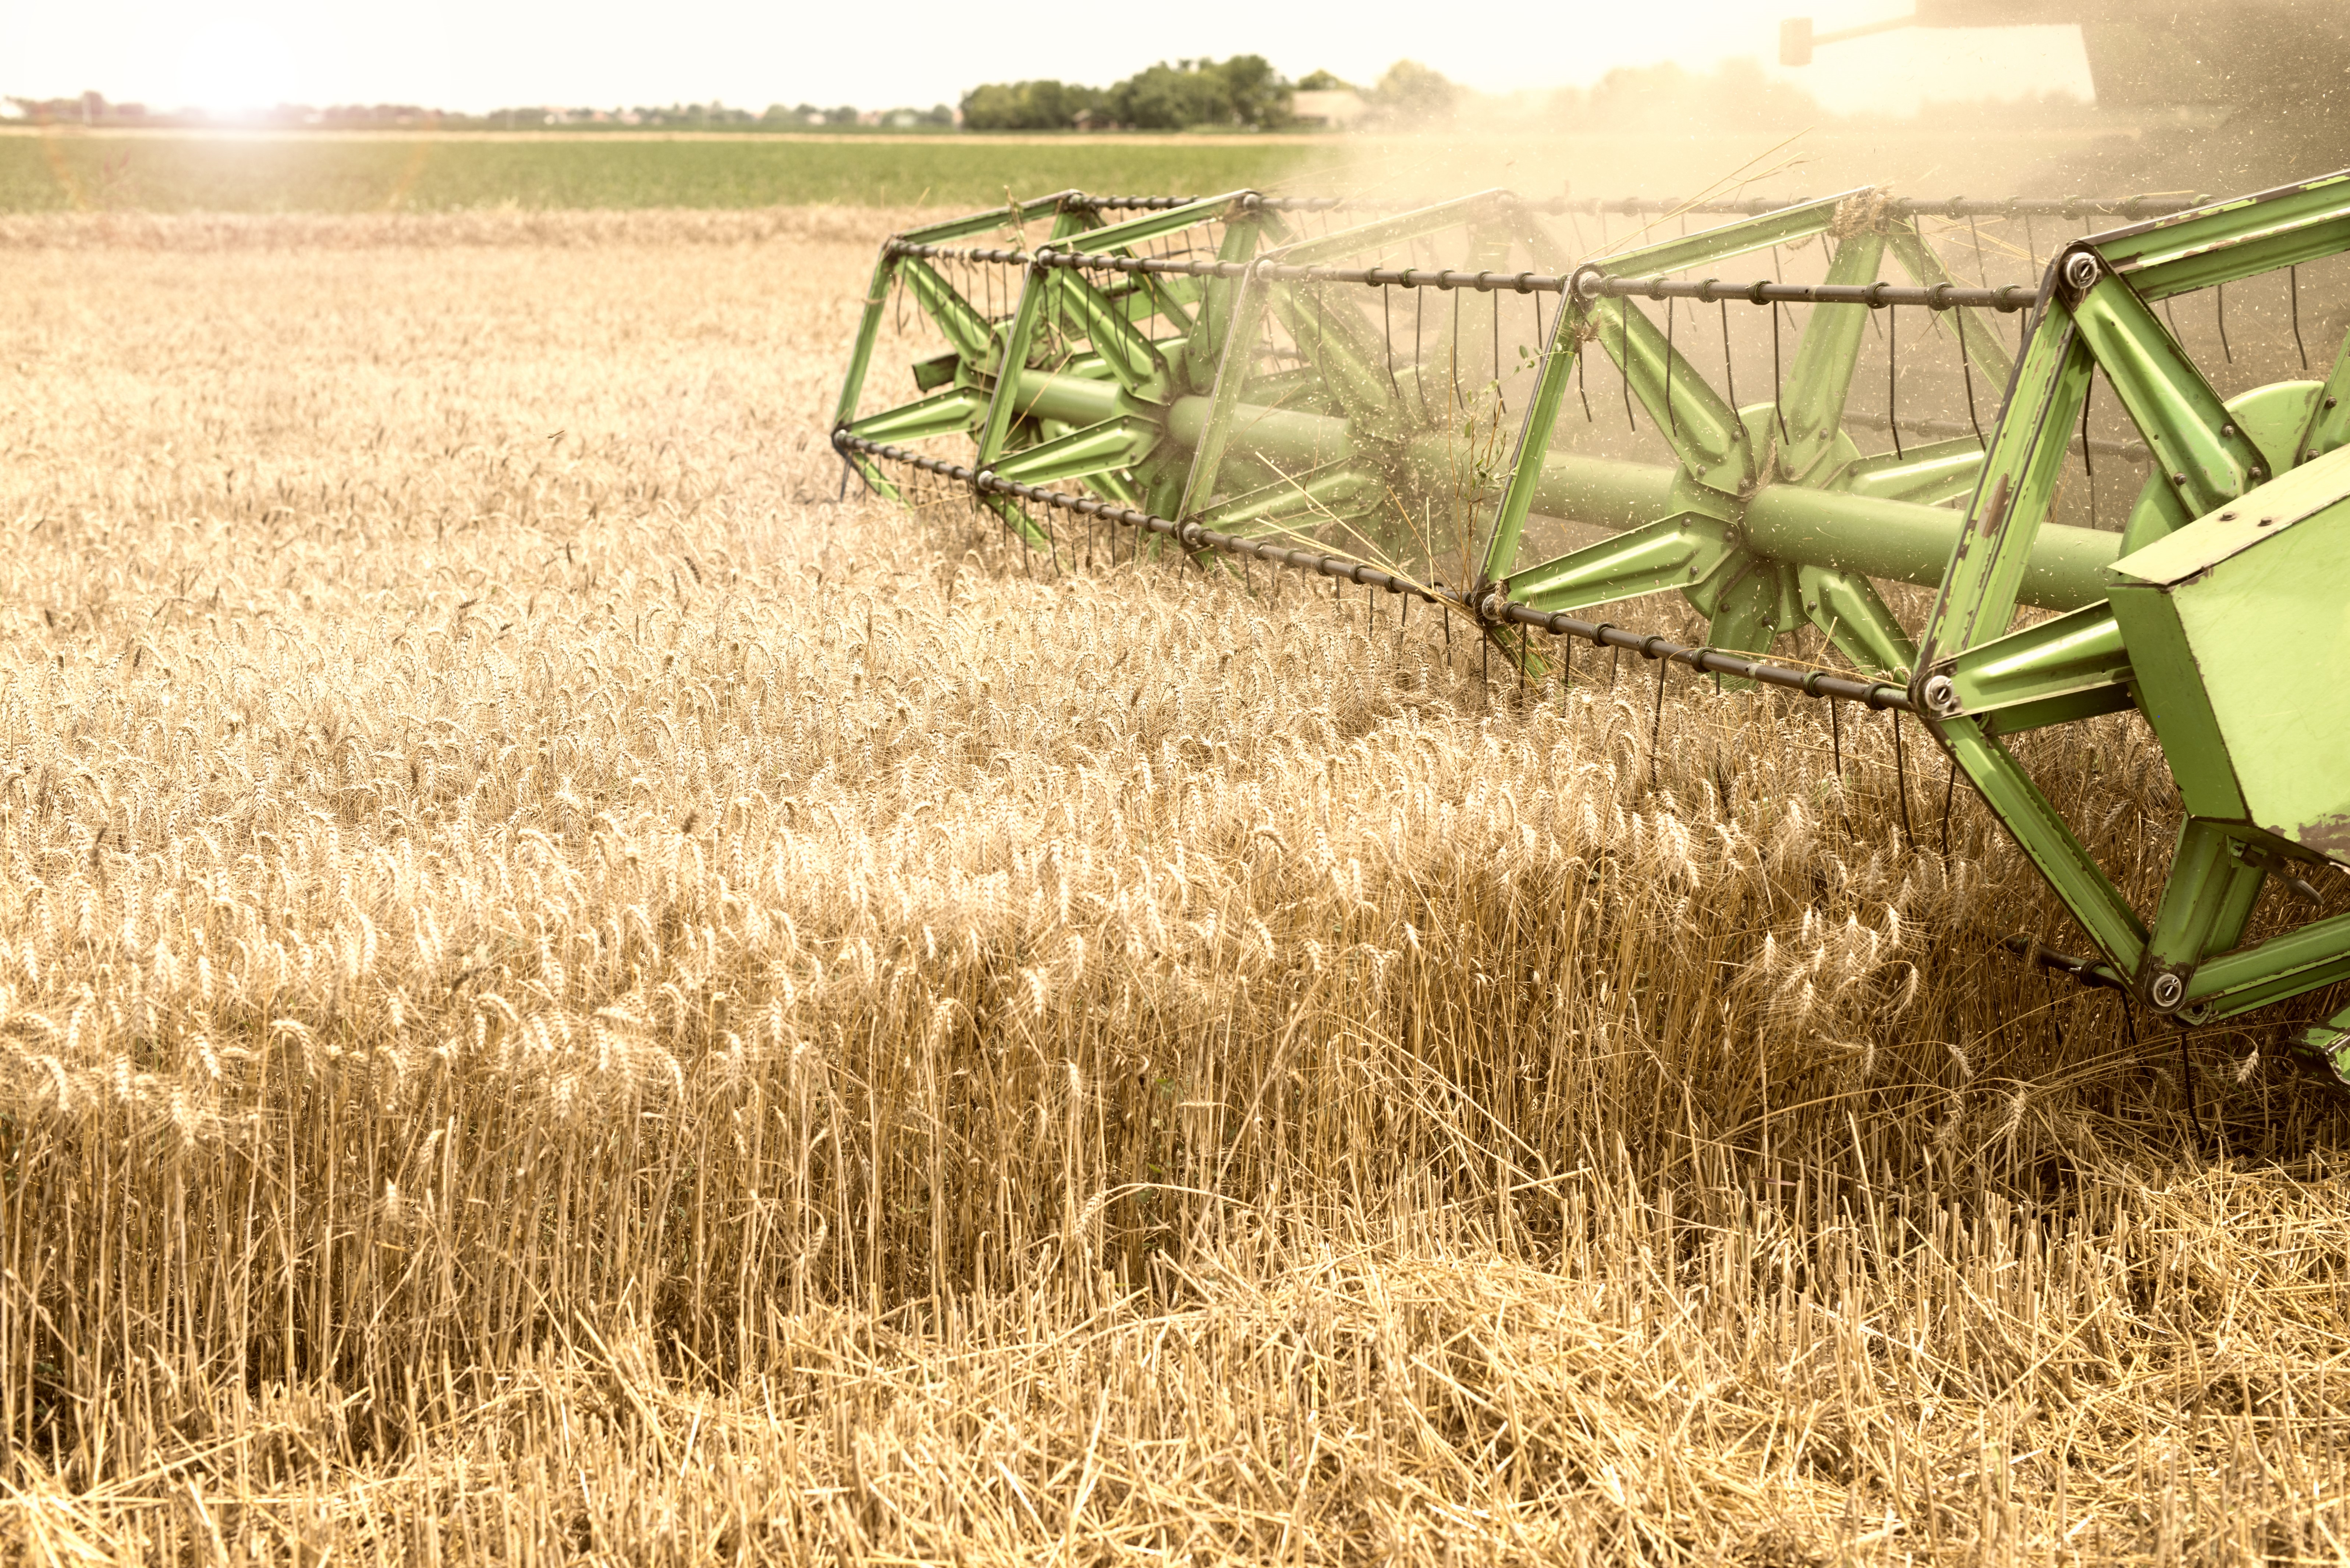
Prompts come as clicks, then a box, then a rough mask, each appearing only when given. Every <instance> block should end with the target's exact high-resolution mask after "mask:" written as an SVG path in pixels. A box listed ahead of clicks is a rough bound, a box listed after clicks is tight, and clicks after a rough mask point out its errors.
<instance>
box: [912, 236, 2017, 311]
mask: <svg viewBox="0 0 2350 1568" xmlns="http://www.w3.org/2000/svg"><path fill="white" fill-rule="evenodd" d="M1092 237H1093V236H1092V235H1090V234H1088V235H1087V238H1088V239H1090V238H1092ZM1344 237H1347V238H1348V239H1350V240H1351V239H1352V238H1353V235H1352V234H1351V233H1349V234H1347V235H1346V236H1344ZM884 248H885V249H886V250H887V252H888V254H890V255H892V256H912V257H917V258H920V259H921V260H925V261H938V260H947V261H964V262H985V263H990V264H993V265H1000V266H1022V267H1025V266H1048V267H1066V268H1069V269H1072V270H1076V269H1083V270H1087V271H1094V272H1123V273H1143V274H1156V275H1173V276H1179V277H1244V276H1247V275H1249V274H1250V273H1251V272H1252V271H1253V272H1254V273H1255V274H1256V275H1258V276H1260V277H1263V278H1264V279H1266V280H1267V281H1269V282H1273V283H1352V284H1360V285H1363V286H1366V287H1369V288H1435V289H1443V290H1446V291H1452V290H1459V289H1468V290H1471V291H1473V292H1475V293H1479V294H1564V293H1565V292H1566V289H1567V287H1568V286H1569V285H1570V284H1572V285H1573V286H1575V289H1576V291H1577V292H1578V293H1580V294H1582V295H1583V296H1585V297H1586V298H1588V299H1598V298H1603V297H1606V298H1614V299H1629V298H1637V299H1695V300H1700V301H1702V302H1703V303H1705V304H1707V305H1711V304H1713V303H1715V302H1716V301H1721V302H1723V303H1742V304H1747V305H1771V304H1787V305H1866V306H1869V307H1870V308H1872V309H1877V310H1882V309H1885V308H1887V307H1888V306H1910V307H1916V308H1922V309H1926V310H1932V311H1938V312H1939V311H1945V310H1961V309H1975V310H1997V311H2002V312H2008V313H2012V312H2015V311H2020V310H2029V309H2031V308H2032V306H2033V302H2034V301H2035V300H2036V299H2037V297H2038V295H2039V290H2038V288H2037V286H2034V285H2028V284H2020V283H2017V284H2004V285H2002V286H2000V287H1997V288H1969V287H1966V286H1963V285H1960V284H1955V283H1938V284H1935V285H1933V286H1930V287H1929V286H1922V285H1917V284H1900V283H1886V282H1879V283H1866V284H1832V283H1724V282H1722V281H1721V279H1720V278H1711V277H1710V278H1704V279H1698V280H1691V279H1680V280H1675V279H1672V278H1669V277H1664V276H1661V275H1653V276H1647V277H1620V276H1614V275H1609V274H1607V273H1604V272H1596V271H1592V270H1590V269H1587V268H1586V270H1584V271H1583V272H1581V273H1568V274H1565V275H1560V274H1557V273H1545V272H1493V271H1490V270H1487V271H1478V272H1469V271H1462V270H1458V269H1455V268H1451V267H1440V268H1437V269H1434V270H1430V269H1428V268H1423V267H1381V266H1301V265H1289V264H1285V263H1282V262H1275V261H1261V262H1235V261H1207V260H1202V259H1196V258H1191V257H1183V256H1167V257H1160V256H1129V255H1116V254H1109V253H1107V252H1096V251H1063V250H1055V249H1053V248H1051V247H1049V246H1045V247H1040V248H1038V249H1037V250H1035V251H1034V252H1029V251H1019V250H1005V249H1003V248H1002V247H1000V246H993V245H925V244H913V243H911V242H910V241H904V240H892V241H890V242H889V244H888V245H887V246H886V247H884Z"/></svg>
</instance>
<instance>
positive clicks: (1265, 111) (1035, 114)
mask: <svg viewBox="0 0 2350 1568" xmlns="http://www.w3.org/2000/svg"><path fill="white" fill-rule="evenodd" d="M1295 92H1357V93H1359V94H1360V95H1361V97H1362V99H1363V103H1364V107H1365V109H1367V113H1368V118H1369V119H1371V120H1372V121H1373V122H1374V123H1379V124H1388V125H1425V124H1430V123H1434V122H1437V121H1440V120H1443V119H1448V118H1450V117H1451V114H1452V111H1453V109H1455V108H1456V107H1457V105H1458V104H1459V102H1460V99H1461V88H1458V87H1457V86H1455V85H1454V84H1453V83H1452V82H1451V81H1448V80H1446V79H1445V78H1444V77H1443V75H1442V74H1441V73H1440V72H1438V71H1435V70H1431V69H1430V68H1429V67H1426V66H1423V65H1421V64H1419V62H1418V61H1416V60H1398V61H1397V62H1396V63H1395V64H1394V65H1392V66H1390V67H1388V70H1387V74H1386V75H1384V76H1382V77H1381V78H1379V79H1378V84H1377V85H1376V86H1373V87H1368V88H1356V87H1354V86H1353V84H1351V83H1349V82H1347V81H1344V80H1341V79H1340V78H1338V77H1336V76H1335V75H1333V74H1332V73H1330V72H1328V71H1311V72H1308V73H1307V74H1306V75H1305V76H1304V77H1301V78H1298V79H1297V80H1296V81H1295V82H1292V81H1289V80H1288V79H1287V78H1284V77H1283V76H1282V74H1281V73H1280V72H1279V71H1277V70H1275V69H1274V67H1273V64H1272V62H1271V61H1269V60H1267V59H1266V58H1265V57H1263V55H1234V56H1232V57H1231V58H1230V59H1226V60H1211V59H1196V60H1190V59H1179V60H1176V61H1174V62H1172V63H1171V64H1170V62H1168V61H1166V60H1161V61H1159V63H1158V64H1157V65H1155V66H1151V67H1149V68H1147V69H1145V70H1140V71H1137V72H1136V73H1135V74H1134V75H1132V76H1130V77H1128V78H1126V79H1125V80H1124V81H1121V82H1117V83H1114V84H1112V85H1111V86H1109V87H1107V88H1097V87H1087V86H1085V85H1083V84H1082V83H1078V82H1064V81H1055V80H1053V79H1051V78H1044V79H1040V80H1036V81H1021V82H987V83H983V84H982V85H981V86H979V87H975V88H972V89H971V91H969V92H967V93H965V94H963V96H962V124H963V129H964V130H1070V129H1071V128H1073V127H1079V126H1084V127H1090V128H1092V129H1094V130H1104V129H1107V128H1109V127H1113V126H1115V127H1119V128H1122V129H1126V130H1193V129H1204V128H1208V127H1222V128H1228V129H1232V130H1280V129H1281V128H1282V127H1284V126H1285V125H1287V124H1289V123H1290V119H1291V116H1290V103H1291V95H1292V94H1293V93H1295Z"/></svg>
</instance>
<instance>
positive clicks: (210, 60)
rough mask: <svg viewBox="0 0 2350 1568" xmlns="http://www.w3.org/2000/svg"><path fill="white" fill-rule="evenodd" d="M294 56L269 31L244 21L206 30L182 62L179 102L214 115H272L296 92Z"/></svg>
mask: <svg viewBox="0 0 2350 1568" xmlns="http://www.w3.org/2000/svg"><path fill="white" fill-rule="evenodd" d="M294 77H295V70H294V54H293V51H292V50H291V49H289V48H287V47H286V42H285V40H284V39H283V38H281V37H279V36H277V35H276V33H274V32H272V31H271V30H270V29H269V28H267V27H265V26H258V25H256V24H255V23H252V22H248V21H244V20H242V19H235V20H223V21H219V22H214V23H212V24H210V25H209V26H205V27H204V28H203V30H202V31H200V32H198V33H197V34H196V35H195V36H194V37H193V38H192V39H191V40H190V41H189V43H188V47H187V48H186V50H185V51H184V52H183V53H182V56H181V59H180V95H179V96H180V101H181V102H182V104H185V105H186V106H187V107H189V108H191V109H206V110H209V111H211V112H213V113H215V114H227V113H234V112H237V111H240V110H250V109H268V108H270V107H272V106H274V105H276V104H280V103H285V102H287V101H289V100H290V99H293V98H294V97H296V96H297V95H296V91H295V80H294Z"/></svg>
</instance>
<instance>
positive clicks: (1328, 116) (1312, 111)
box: [1289, 88, 1370, 130]
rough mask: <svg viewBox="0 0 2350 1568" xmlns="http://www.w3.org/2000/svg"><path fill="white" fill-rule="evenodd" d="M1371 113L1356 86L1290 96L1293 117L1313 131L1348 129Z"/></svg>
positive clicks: (1290, 112) (1296, 93) (1291, 116)
mask: <svg viewBox="0 0 2350 1568" xmlns="http://www.w3.org/2000/svg"><path fill="white" fill-rule="evenodd" d="M1369 112H1370V106H1369V105H1368V104H1367V103H1365V102H1364V101H1363V99H1362V95H1361V94H1360V93H1357V91H1355V89H1354V88H1335V89H1332V90H1329V91H1322V92H1295V93H1292V94H1290V95H1289V118H1290V119H1293V120H1295V121H1296V122H1297V123H1298V124H1299V125H1301V126H1303V127H1305V128H1306V129H1307V130H1351V129H1353V127H1354V125H1355V122H1356V121H1357V120H1359V119H1362V118H1363V116H1365V115H1366V114H1368V113H1369Z"/></svg>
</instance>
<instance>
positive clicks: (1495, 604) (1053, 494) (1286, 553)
mask: <svg viewBox="0 0 2350 1568" xmlns="http://www.w3.org/2000/svg"><path fill="white" fill-rule="evenodd" d="M832 444H833V446H834V447H835V448H836V449H837V450H839V451H840V452H844V453H847V452H860V453H863V454H865V455H867V456H869V457H878V458H880V459H882V460H883V461H885V462H895V463H901V464H904V465H905V466H907V467H910V468H915V469H920V471H922V472H925V473H935V474H938V475H940V476H941V477H942V478H946V479H951V480H956V481H959V482H960V483H964V484H968V485H970V486H971V487H972V489H973V490H974V491H978V492H980V493H983V494H988V495H995V496H1003V497H1009V498H1014V499H1017V500H1021V501H1026V502H1032V503H1035V504H1038V505H1043V506H1052V507H1056V508H1058V509H1059V510H1061V511H1064V512H1072V513H1075V514H1077V515H1078V516H1081V517H1094V518H1099V519H1102V520H1104V521H1107V522H1110V523H1117V524H1124V525H1125V526H1127V527H1129V528H1136V529H1139V530H1142V531H1144V532H1147V533H1152V534H1159V535H1165V536H1166V537H1168V538H1170V539H1173V540H1174V541H1175V542H1176V543H1178V544H1180V545H1182V546H1183V547H1184V548H1185V549H1187V550H1191V551H1201V550H1212V551H1215V552H1217V553H1219V554H1222V555H1227V556H1245V557H1247V558H1249V559H1251V560H1258V561H1265V562H1269V563H1271V564H1272V565H1274V566H1288V567H1291V568H1293V569H1295V570H1297V571H1305V572H1315V573H1318V574H1320V575H1321V576H1326V577H1335V578H1336V579H1338V580H1340V581H1342V582H1349V583H1360V584H1363V585H1364V586H1366V587H1373V588H1380V589H1384V590H1385V591H1387V592H1388V593H1391V594H1410V595H1413V596H1415V597H1418V598H1419V599H1420V600H1422V601H1423V602H1425V603H1428V604H1441V605H1446V606H1449V607H1451V608H1454V609H1458V610H1461V611H1462V612H1463V613H1465V614H1468V615H1471V616H1474V617H1476V618H1479V619H1481V620H1483V621H1487V622H1491V623H1492V624H1495V625H1510V626H1523V627H1531V628H1534V630H1537V631H1546V632H1548V633H1550V634H1551V635H1552V636H1554V637H1567V638H1581V639H1586V640H1587V641H1589V642H1590V643H1591V644H1592V645H1593V646H1594V647H1597V648H1615V649H1625V650H1627V651H1628V652H1632V653H1637V654H1638V655H1640V656H1641V657H1642V658H1644V659H1667V660H1670V661H1672V662H1675V663H1679V664H1686V665H1688V666H1689V667H1690V669H1692V670H1700V671H1701V672H1704V673H1709V674H1716V675H1728V676H1734V677H1737V678H1738V679H1740V680H1752V681H1756V682H1758V683H1760V684H1762V685H1765V686H1776V687H1779V688H1781V689H1783V690H1785V691H1800V692H1802V693H1803V694H1804V696H1806V697H1830V698H1844V699H1846V700H1847V701H1855V702H1865V703H1866V704H1867V705H1868V706H1869V707H1871V708H1877V709H1887V708H1889V709H1892V710H1895V711H1898V712H1903V713H1909V712H1915V711H1917V710H1916V709H1915V707H1914V706H1913V705H1912V704H1911V702H1910V700H1909V693H1908V691H1904V690H1903V689H1902V688H1900V687H1898V686H1895V685H1890V684H1888V683H1887V682H1885V681H1881V680H1856V679H1854V678H1853V677H1851V676H1848V675H1837V674H1835V673H1833V672H1832V671H1829V670H1796V669H1793V668H1791V667H1789V666H1786V665H1781V664H1772V663H1769V662H1767V661H1765V660H1763V659H1750V658H1747V657H1744V656H1742V655H1740V654H1734V653H1725V652H1722V651H1721V649H1712V648H1705V647H1691V646H1690V645H1688V644H1685V643H1679V642H1675V641H1673V640H1672V639H1669V638H1666V637H1652V636H1643V635H1641V634H1640V633H1638V632H1633V631H1626V630H1625V629H1623V628H1621V627H1617V626H1613V625H1610V624H1608V623H1607V622H1604V621H1601V622H1593V621H1587V620H1583V619H1579V618H1576V617H1575V616H1571V615H1567V614H1565V613H1564V612H1560V613H1549V612H1545V611H1543V610H1538V609H1535V608H1534V607H1532V606H1531V605H1523V604H1518V603H1516V602H1513V601H1512V600H1508V599H1504V598H1503V597H1501V595H1500V594H1499V593H1498V592H1496V593H1489V594H1488V595H1486V596H1485V597H1484V598H1483V599H1482V601H1477V602H1471V599H1470V598H1469V597H1467V596H1465V595H1461V594H1457V593H1453V592H1451V591H1449V590H1447V589H1445V588H1443V587H1433V586H1430V585H1426V584H1421V583H1417V582H1414V581H1412V580H1411V579H1410V578H1409V577H1406V576H1400V575H1399V574H1398V573H1394V572H1389V571H1387V570H1384V569H1383V568H1381V567H1378V566H1369V565H1367V564H1366V563H1363V562H1360V561H1354V560H1349V559H1347V557H1346V556H1332V555H1326V554H1322V553H1319V552H1316V551H1313V550H1295V549H1291V548H1288V547H1287V546H1285V545H1279V544H1275V543H1274V542H1272V541H1270V540H1265V539H1250V538H1243V537H1241V536H1239V535H1232V534H1225V533H1222V532H1219V531H1218V530H1216V529H1213V528H1207V527H1203V526H1201V524H1197V523H1178V522H1175V521H1173V520H1171V519H1170V518H1166V517H1157V516H1153V515H1151V514H1149V513H1147V512H1142V511H1139V510H1137V509H1135V508H1134V507H1131V506H1119V505H1117V504H1113V503H1110V502H1106V501H1102V500H1099V499H1097V498H1096V497H1094V496H1090V495H1073V494H1070V493H1067V492H1066V491H1059V490H1046V489H1043V488H1041V487H1039V486H1036V485H1033V484H1020V483H1014V482H1013V481H1011V480H1007V479H1004V478H1003V477H1001V476H1000V475H997V474H994V473H988V472H979V471H976V470H974V469H972V468H971V467H970V466H969V465H968V464H964V463H960V462H945V461H944V460H942V459H940V458H935V457H924V456H923V455H922V454H921V453H920V452H908V451H906V450H905V449H904V448H902V447H894V446H889V445H886V444H884V443H882V442H880V441H867V440H865V439H864V438H862V437H860V436H853V435H850V434H849V433H848V432H847V431H846V430H836V431H833V435H832Z"/></svg>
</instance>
